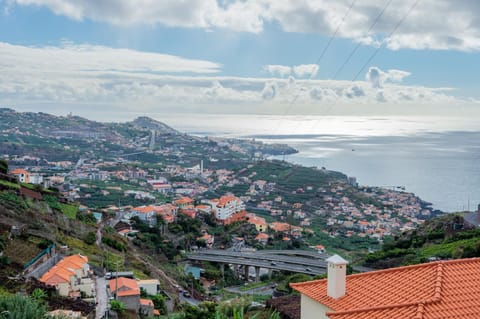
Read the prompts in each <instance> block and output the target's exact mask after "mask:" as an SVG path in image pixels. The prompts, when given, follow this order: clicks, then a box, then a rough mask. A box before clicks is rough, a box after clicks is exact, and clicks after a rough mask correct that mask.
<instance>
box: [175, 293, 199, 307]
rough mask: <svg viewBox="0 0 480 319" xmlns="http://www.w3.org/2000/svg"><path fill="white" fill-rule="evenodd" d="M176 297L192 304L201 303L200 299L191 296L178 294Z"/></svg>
mask: <svg viewBox="0 0 480 319" xmlns="http://www.w3.org/2000/svg"><path fill="white" fill-rule="evenodd" d="M178 299H180V302H186V303H189V304H191V305H192V306H198V304H199V303H201V301H200V300H197V299H194V298H193V297H190V298H187V297H185V296H184V295H183V294H179V295H178Z"/></svg>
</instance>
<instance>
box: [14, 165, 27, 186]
mask: <svg viewBox="0 0 480 319" xmlns="http://www.w3.org/2000/svg"><path fill="white" fill-rule="evenodd" d="M10 174H12V175H13V176H15V177H16V178H17V179H18V181H19V182H21V183H30V173H29V172H28V171H26V170H24V169H23V168H17V169H14V170H13V171H11V172H10Z"/></svg>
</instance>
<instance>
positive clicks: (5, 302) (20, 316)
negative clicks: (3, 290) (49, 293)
mask: <svg viewBox="0 0 480 319" xmlns="http://www.w3.org/2000/svg"><path fill="white" fill-rule="evenodd" d="M0 314H4V315H5V314H6V316H5V317H6V318H16V319H30V318H47V309H46V308H45V306H43V305H41V304H39V303H38V302H36V301H35V300H33V299H31V298H29V297H23V296H18V295H14V296H0Z"/></svg>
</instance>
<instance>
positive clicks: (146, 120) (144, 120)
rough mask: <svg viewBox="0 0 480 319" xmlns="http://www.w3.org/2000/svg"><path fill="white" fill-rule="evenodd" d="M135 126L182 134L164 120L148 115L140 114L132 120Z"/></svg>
mask: <svg viewBox="0 0 480 319" xmlns="http://www.w3.org/2000/svg"><path fill="white" fill-rule="evenodd" d="M127 123H131V124H132V125H134V126H137V127H141V128H147V129H150V130H155V131H157V132H160V133H167V134H180V132H179V131H177V130H175V129H174V128H172V127H170V126H168V125H166V124H165V123H163V122H159V121H157V120H154V119H152V118H150V117H148V116H139V117H137V118H136V119H135V120H133V121H131V122H127Z"/></svg>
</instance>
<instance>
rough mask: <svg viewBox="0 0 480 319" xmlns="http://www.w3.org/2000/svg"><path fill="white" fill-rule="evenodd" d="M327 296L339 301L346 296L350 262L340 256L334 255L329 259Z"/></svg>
mask: <svg viewBox="0 0 480 319" xmlns="http://www.w3.org/2000/svg"><path fill="white" fill-rule="evenodd" d="M327 262H328V277H327V295H328V296H329V297H330V298H334V299H338V298H342V297H343V296H345V291H346V285H347V264H348V261H346V260H345V259H343V258H342V257H340V256H339V255H333V256H332V257H330V258H328V259H327Z"/></svg>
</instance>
